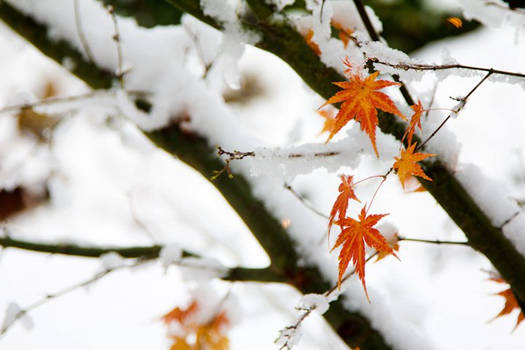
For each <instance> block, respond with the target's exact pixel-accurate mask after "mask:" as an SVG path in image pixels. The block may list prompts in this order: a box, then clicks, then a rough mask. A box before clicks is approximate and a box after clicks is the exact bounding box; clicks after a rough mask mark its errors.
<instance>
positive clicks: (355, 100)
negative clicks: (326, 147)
mask: <svg viewBox="0 0 525 350" xmlns="http://www.w3.org/2000/svg"><path fill="white" fill-rule="evenodd" d="M346 72H348V74H347V75H348V80H349V81H341V82H335V83H334V84H335V85H337V86H339V87H340V88H342V89H343V90H342V91H339V92H337V93H336V94H335V95H334V96H332V97H330V98H329V99H328V101H326V102H325V103H324V104H323V105H322V106H321V107H320V108H322V107H324V106H326V105H327V104H331V103H338V102H342V104H341V108H340V109H339V112H338V113H337V115H336V116H335V119H336V122H335V127H334V128H333V130H331V132H330V135H329V136H328V140H326V142H328V141H330V139H331V138H332V137H333V136H334V135H335V134H336V133H337V132H338V131H339V130H341V128H342V127H343V126H345V125H346V124H347V123H348V122H349V121H350V120H351V119H355V120H357V121H358V122H359V123H360V125H361V130H363V131H364V132H366V133H367V134H368V137H370V141H371V142H372V146H373V147H374V151H375V153H376V155H377V156H378V157H379V153H378V152H377V147H376V126H377V123H378V120H377V109H380V110H382V111H385V112H388V113H392V114H395V115H397V116H399V117H401V118H402V119H403V120H405V119H406V118H405V117H404V116H403V114H401V112H400V111H399V110H398V109H397V107H396V106H395V104H394V102H393V101H392V100H391V99H390V97H388V96H387V95H386V94H384V93H382V92H380V91H378V90H381V89H383V88H386V87H388V86H393V85H400V84H399V83H394V82H392V81H388V80H377V81H376V80H375V79H376V78H377V76H378V75H379V72H375V73H372V74H371V75H369V76H368V77H366V78H365V79H363V78H361V75H360V74H358V73H356V74H350V72H349V71H348V70H346Z"/></svg>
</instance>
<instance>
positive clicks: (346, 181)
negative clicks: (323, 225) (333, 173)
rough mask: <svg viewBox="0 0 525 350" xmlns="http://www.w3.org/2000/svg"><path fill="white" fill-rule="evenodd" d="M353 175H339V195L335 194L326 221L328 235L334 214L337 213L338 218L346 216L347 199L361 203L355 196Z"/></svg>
mask: <svg viewBox="0 0 525 350" xmlns="http://www.w3.org/2000/svg"><path fill="white" fill-rule="evenodd" d="M352 179H353V176H351V175H349V176H344V175H341V183H340V184H339V195H338V196H337V198H336V200H335V202H334V205H333V206H332V211H331V212H330V218H329V221H328V236H330V230H331V228H332V225H333V223H334V219H335V216H336V215H337V213H339V219H340V220H341V219H343V218H344V217H346V210H347V209H348V201H349V200H350V199H354V200H356V201H358V202H359V203H361V201H360V200H359V199H358V198H357V197H356V195H355V192H354V184H353V181H352Z"/></svg>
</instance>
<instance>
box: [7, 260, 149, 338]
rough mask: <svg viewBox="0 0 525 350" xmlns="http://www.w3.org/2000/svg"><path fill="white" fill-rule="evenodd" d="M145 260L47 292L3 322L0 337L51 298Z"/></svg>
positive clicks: (104, 271)
mask: <svg viewBox="0 0 525 350" xmlns="http://www.w3.org/2000/svg"><path fill="white" fill-rule="evenodd" d="M147 261H149V260H148V259H139V260H137V261H135V262H134V263H133V264H129V265H120V266H117V267H113V268H108V269H105V270H103V271H100V272H97V273H96V274H95V275H94V276H93V277H91V278H89V279H87V280H85V281H82V282H80V283H75V284H73V285H71V286H68V287H66V288H63V289H61V290H59V291H57V292H55V293H51V294H47V295H46V296H44V297H43V298H41V299H39V300H37V301H35V302H33V303H32V304H30V305H29V306H27V307H26V308H24V309H21V310H20V311H18V312H17V313H16V314H15V315H14V316H13V319H12V320H11V322H9V323H7V324H4V325H3V327H2V329H0V337H2V336H3V335H5V333H6V332H7V331H8V330H9V329H10V327H11V326H12V325H13V324H15V323H16V322H17V321H19V320H20V319H21V318H22V317H24V316H26V315H27V314H28V313H29V312H31V311H33V310H35V309H37V308H38V307H40V306H42V305H44V304H46V303H48V302H49V301H51V300H53V299H56V298H59V297H61V296H63V295H66V294H69V293H71V292H73V291H75V290H77V289H79V288H82V287H86V286H88V285H90V284H92V283H94V282H96V281H98V280H99V279H101V278H103V277H105V276H107V275H108V274H110V273H112V272H114V271H117V270H120V269H123V268H133V267H136V266H139V265H142V264H144V263H146V262H147Z"/></svg>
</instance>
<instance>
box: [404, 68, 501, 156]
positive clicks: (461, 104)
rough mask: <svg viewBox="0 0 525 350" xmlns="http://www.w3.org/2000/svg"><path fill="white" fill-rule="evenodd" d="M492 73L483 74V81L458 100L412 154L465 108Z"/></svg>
mask: <svg viewBox="0 0 525 350" xmlns="http://www.w3.org/2000/svg"><path fill="white" fill-rule="evenodd" d="M492 73H493V72H492V71H489V72H488V73H487V74H485V76H484V77H483V79H481V80H480V81H479V82H478V83H477V84H476V86H474V87H473V88H472V89H471V90H470V91H469V92H468V94H467V95H466V96H464V97H462V98H460V99H458V101H459V103H458V105H457V106H456V107H455V109H454V110H453V111H452V113H450V114H449V115H448V116H447V117H446V118H445V120H443V122H441V124H439V126H438V127H437V128H436V130H434V131H433V132H432V134H430V136H429V137H427V139H426V140H425V141H423V142H422V143H421V144H420V145H418V146H417V147H416V148H415V151H414V152H417V151H418V150H420V149H422V148H423V147H425V145H426V144H427V143H428V141H430V140H431V139H432V138H433V137H434V136H435V135H436V134H437V132H438V131H439V130H441V128H442V127H443V126H444V125H445V123H446V122H447V121H448V120H449V119H450V118H452V116H453V115H457V114H458V113H459V112H460V111H461V110H462V109H463V107H465V104H466V103H467V100H468V98H469V97H470V96H471V95H472V94H473V93H474V91H476V90H477V89H478V87H480V86H481V84H483V82H484V81H485V80H487V79H488V77H490V76H491V75H492Z"/></svg>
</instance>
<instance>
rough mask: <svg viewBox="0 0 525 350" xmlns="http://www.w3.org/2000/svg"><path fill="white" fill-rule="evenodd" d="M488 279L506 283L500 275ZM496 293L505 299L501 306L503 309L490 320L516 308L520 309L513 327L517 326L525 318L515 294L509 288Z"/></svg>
mask: <svg viewBox="0 0 525 350" xmlns="http://www.w3.org/2000/svg"><path fill="white" fill-rule="evenodd" d="M490 280H492V281H494V282H497V283H505V284H506V283H507V282H506V281H505V280H504V279H503V278H501V277H496V278H490ZM496 295H499V296H501V297H503V298H504V299H505V305H504V306H503V309H501V311H500V312H499V313H498V314H497V315H496V316H495V317H494V318H493V319H492V320H495V319H496V318H498V317H501V316H505V315H508V314H510V313H511V312H512V311H514V310H515V309H518V310H520V312H519V314H518V319H517V320H516V325H515V326H514V329H516V328H518V326H519V325H520V323H521V322H522V321H523V320H524V319H525V315H523V311H522V310H521V307H520V305H519V303H518V299H516V295H514V292H512V289H510V288H507V289H505V290H502V291H501V292H499V293H496Z"/></svg>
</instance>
